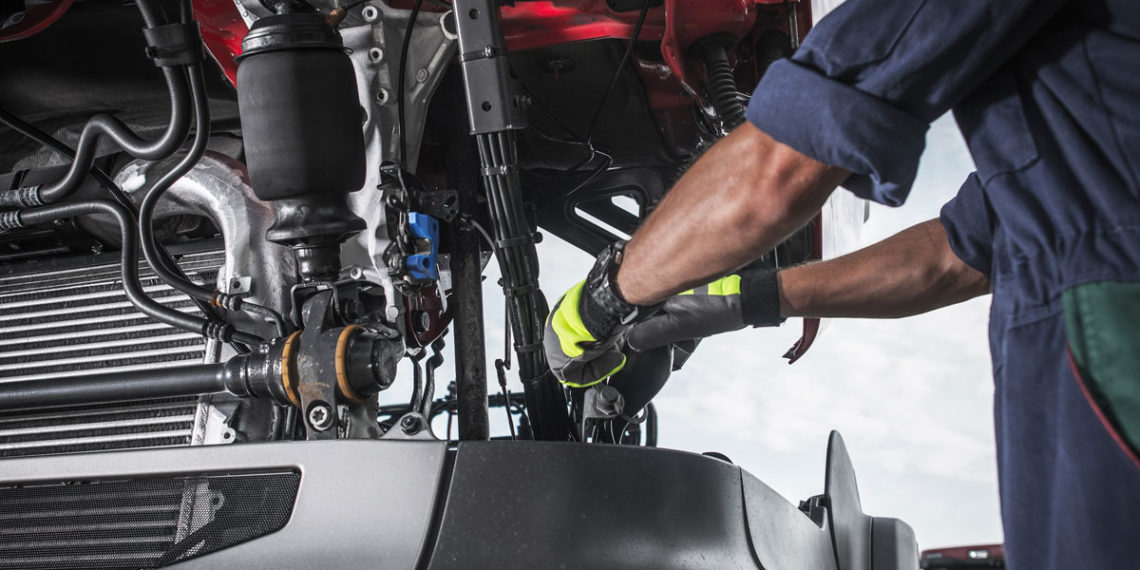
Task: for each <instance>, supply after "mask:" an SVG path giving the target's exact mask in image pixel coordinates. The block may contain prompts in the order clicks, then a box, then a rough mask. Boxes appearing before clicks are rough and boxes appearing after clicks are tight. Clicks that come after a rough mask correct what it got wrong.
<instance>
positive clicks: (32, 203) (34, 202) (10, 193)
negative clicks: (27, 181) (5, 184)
mask: <svg viewBox="0 0 1140 570" xmlns="http://www.w3.org/2000/svg"><path fill="white" fill-rule="evenodd" d="M43 205H44V201H43V199H42V198H40V187H39V186H24V187H23V188H14V189H12V190H4V191H3V192H0V207H8V208H34V207H36V206H43Z"/></svg>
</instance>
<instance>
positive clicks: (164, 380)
mask: <svg viewBox="0 0 1140 570" xmlns="http://www.w3.org/2000/svg"><path fill="white" fill-rule="evenodd" d="M225 369H226V365H225V364H195V365H190V366H175V367H172V368H159V369H144V370H135V371H131V372H111V373H107V374H92V375H90V376H73V377H70V378H53V379H49V380H28V381H24V382H11V383H6V384H4V386H3V388H2V389H0V411H9V410H19V409H26V408H36V407H42V406H73V405H79V404H92V403H111V402H125V401H129V400H146V399H152V398H172V397H177V396H196V395H199V394H212V393H216V392H225V391H226V382H225Z"/></svg>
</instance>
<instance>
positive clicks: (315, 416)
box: [309, 402, 333, 431]
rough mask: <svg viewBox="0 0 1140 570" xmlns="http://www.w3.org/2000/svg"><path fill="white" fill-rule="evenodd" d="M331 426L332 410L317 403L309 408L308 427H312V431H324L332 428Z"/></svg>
mask: <svg viewBox="0 0 1140 570" xmlns="http://www.w3.org/2000/svg"><path fill="white" fill-rule="evenodd" d="M332 424H333V413H332V408H330V407H329V405H328V404H326V403H324V402H318V403H316V404H313V407H311V408H309V425H310V426H313V429H315V430H317V431H325V430H326V429H329V428H330V427H332Z"/></svg>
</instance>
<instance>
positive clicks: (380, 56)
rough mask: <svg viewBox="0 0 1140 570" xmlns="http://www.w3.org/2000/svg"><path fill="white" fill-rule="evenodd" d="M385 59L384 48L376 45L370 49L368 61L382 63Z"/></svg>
mask: <svg viewBox="0 0 1140 570" xmlns="http://www.w3.org/2000/svg"><path fill="white" fill-rule="evenodd" d="M383 60H384V50H382V49H380V48H378V47H374V48H369V49H368V61H371V62H372V63H380V62H381V61H383Z"/></svg>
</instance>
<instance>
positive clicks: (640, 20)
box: [585, 0, 652, 144]
mask: <svg viewBox="0 0 1140 570" xmlns="http://www.w3.org/2000/svg"><path fill="white" fill-rule="evenodd" d="M651 2H652V0H645V3H644V4H642V5H641V12H640V13H639V14H638V15H637V23H635V24H634V26H633V36H632V37H631V38H629V45H627V46H625V53H624V54H622V56H621V60H620V61H618V66H617V69H616V70H614V76H613V77H612V78H611V79H610V84H609V85H607V86H606V90H605V92H604V93H602V99H601V101H598V106H597V108H595V109H594V118H593V119H591V120H590V128H588V129H586V139H585V140H586V144H592V143H593V140H594V128H595V127H597V126H598V119H600V118H601V117H602V110H604V109H605V107H606V101H607V100H608V99H609V98H610V94H611V93H613V90H614V87H617V82H618V81H619V80H620V79H621V72H622V70H623V69H624V68H625V64H626V63H628V62H629V58H630V56H632V55H633V48H634V46H635V45H637V37H638V36H640V35H641V28H642V26H644V25H645V16H646V15H648V14H649V4H650V3H651Z"/></svg>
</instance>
